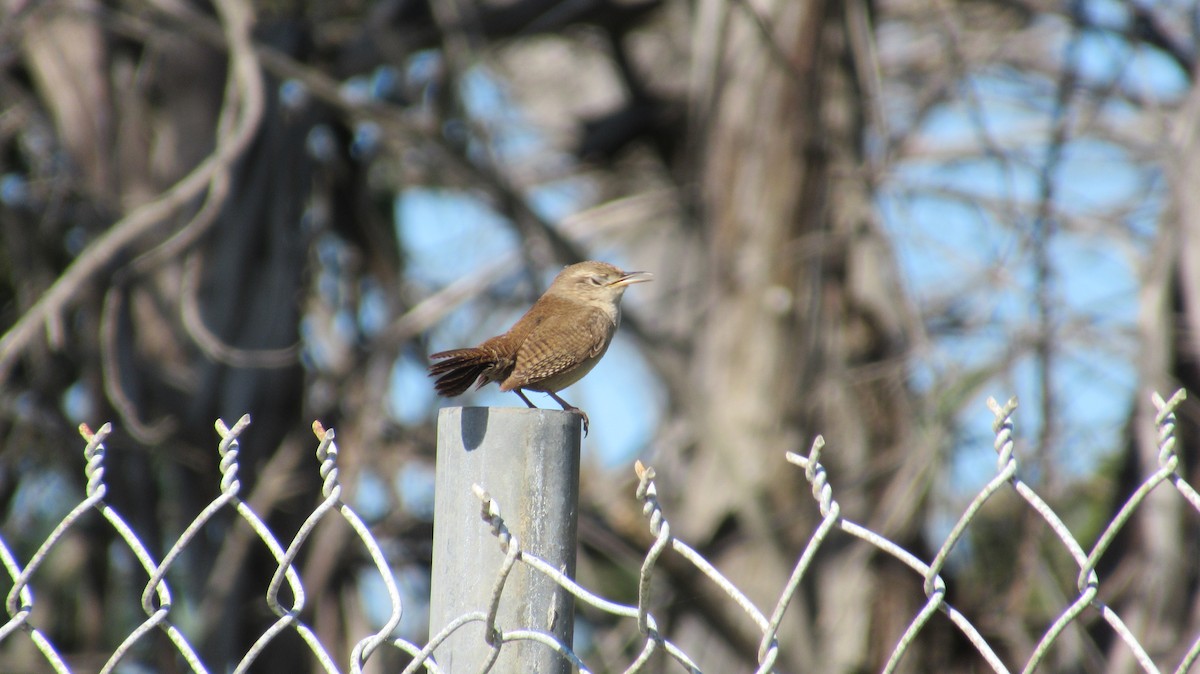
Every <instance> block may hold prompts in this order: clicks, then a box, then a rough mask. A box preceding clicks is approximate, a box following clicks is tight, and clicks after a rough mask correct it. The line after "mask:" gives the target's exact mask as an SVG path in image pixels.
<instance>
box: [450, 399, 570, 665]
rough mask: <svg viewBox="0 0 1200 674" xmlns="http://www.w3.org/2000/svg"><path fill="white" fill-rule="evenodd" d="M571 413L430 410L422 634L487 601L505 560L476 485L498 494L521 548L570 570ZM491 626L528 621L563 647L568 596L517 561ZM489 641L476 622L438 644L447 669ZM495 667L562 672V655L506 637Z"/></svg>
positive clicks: (476, 658) (475, 661) (477, 654)
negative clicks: (426, 613)
mask: <svg viewBox="0 0 1200 674" xmlns="http://www.w3.org/2000/svg"><path fill="white" fill-rule="evenodd" d="M579 444H580V423H579V417H578V416H576V415H574V414H569V413H567V412H562V411H560V410H541V409H520V408H489V407H448V408H444V409H442V410H441V412H440V413H439V415H438V439H437V474H436V479H435V489H436V492H435V495H434V524H433V578H432V588H431V589H432V592H431V595H432V596H431V599H430V621H429V634H430V637H432V636H433V635H435V634H437V633H438V632H439V631H440V630H441V629H442V628H443V627H445V626H446V625H447V624H449V623H450V622H451V621H453V620H455V619H456V618H458V617H460V616H462V615H463V614H466V613H470V612H473V611H483V612H486V611H487V610H488V606H489V604H490V601H491V595H492V591H493V587H494V585H495V583H496V577H497V571H498V569H499V568H500V565H501V562H502V561H503V559H504V555H503V553H501V551H500V545H499V542H498V541H497V539H496V538H495V537H494V536H492V534H491V532H490V530H489V528H488V526H487V525H486V523H484V521H483V520H482V519H481V517H480V501H479V499H478V498H477V497H476V496H475V495H474V494H473V493H472V490H471V486H472V485H473V484H478V485H480V486H481V487H483V488H484V489H485V490H487V491H488V492H489V493H490V494H491V495H492V497H493V498H495V499H496V500H497V502H498V503H499V504H500V507H501V509H502V515H503V517H504V520H505V523H506V524H507V525H508V528H509V530H511V531H512V532H513V533H514V534H515V535H516V536H518V537H519V541H520V545H521V550H522V551H524V552H528V553H530V554H533V555H537V556H538V557H540V558H542V559H544V560H546V561H547V562H549V563H550V564H552V565H554V566H555V567H556V568H558V569H560V570H562V571H564V572H565V573H567V574H568V575H570V576H572V577H574V575H575V532H576V525H577V520H578V503H579ZM496 626H497V628H498V629H500V630H502V631H508V630H514V629H530V630H536V631H539V632H545V633H548V634H551V635H553V636H554V637H555V638H556V639H557V640H558V641H559V643H562V644H564V645H566V646H567V647H570V646H571V637H572V633H573V628H574V601H573V597H572V596H571V595H570V594H569V593H568V592H566V591H565V590H563V589H562V588H561V587H559V586H558V585H557V584H556V583H554V582H553V581H551V580H550V579H548V578H546V577H545V576H543V575H542V574H539V573H535V572H533V571H532V570H531V569H529V568H528V567H526V566H525V565H523V564H517V565H516V566H515V567H514V568H513V570H512V573H511V574H510V575H509V577H508V581H507V583H506V584H505V587H504V593H503V596H502V600H501V602H500V610H499V614H498V617H497V620H496ZM489 653H490V647H489V646H488V644H487V643H486V642H485V641H484V625H483V623H482V622H473V623H470V624H468V625H466V626H465V627H463V628H461V629H459V630H458V631H456V632H455V633H454V634H453V635H452V636H451V637H450V638H449V639H448V640H447V641H446V642H444V643H443V644H442V645H441V646H440V647H439V648H438V649H437V650H436V651H434V656H435V658H436V659H437V662H438V665H439V666H440V667H442V668H443V671H446V672H448V674H459V673H463V672H471V673H473V672H477V671H479V667H480V665H481V663H483V662H485V661H486V659H487V657H488V656H489ZM492 671H493V672H522V673H531V674H532V673H537V674H560V673H562V674H566V673H567V672H570V671H571V667H570V664H569V662H568V661H567V660H566V659H564V658H563V657H562V656H560V655H559V654H557V653H555V652H553V651H552V650H551V649H550V648H548V647H547V646H545V645H542V644H538V643H535V642H532V641H524V640H522V641H516V642H512V643H506V644H505V645H504V648H503V650H502V651H501V655H500V659H499V660H498V661H497V662H496V664H495V666H494V667H493V668H492Z"/></svg>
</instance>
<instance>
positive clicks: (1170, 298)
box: [1093, 83, 1200, 674]
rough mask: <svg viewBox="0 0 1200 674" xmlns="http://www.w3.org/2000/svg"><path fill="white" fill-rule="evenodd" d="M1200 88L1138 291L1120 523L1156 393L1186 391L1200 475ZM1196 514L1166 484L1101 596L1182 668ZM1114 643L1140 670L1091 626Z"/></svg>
mask: <svg viewBox="0 0 1200 674" xmlns="http://www.w3.org/2000/svg"><path fill="white" fill-rule="evenodd" d="M1197 120H1200V87H1198V86H1196V84H1195V83H1193V84H1192V89H1191V93H1190V95H1189V96H1188V99H1187V102H1186V103H1185V104H1184V105H1183V106H1181V107H1180V109H1179V111H1178V112H1177V113H1176V115H1175V119H1174V128H1173V130H1172V140H1173V141H1174V142H1173V143H1172V144H1171V148H1172V150H1173V152H1174V155H1173V156H1172V157H1170V158H1169V159H1168V161H1166V162H1164V164H1165V166H1166V170H1167V172H1168V177H1169V182H1170V185H1171V191H1172V198H1173V201H1174V208H1171V209H1168V210H1167V213H1166V217H1167V218H1168V219H1169V220H1174V222H1171V221H1168V222H1164V223H1163V225H1162V228H1161V230H1160V233H1159V237H1158V243H1157V245H1156V248H1155V250H1154V251H1153V252H1152V254H1151V259H1156V260H1162V261H1163V263H1161V264H1152V265H1148V266H1147V270H1148V272H1149V273H1147V274H1146V275H1145V277H1144V278H1143V279H1142V286H1141V317H1140V328H1141V335H1140V338H1141V343H1142V344H1143V345H1144V346H1145V348H1144V349H1143V351H1142V357H1141V358H1140V359H1139V360H1138V364H1139V367H1140V368H1141V371H1140V372H1139V375H1140V376H1139V380H1140V381H1141V382H1143V390H1142V391H1139V392H1138V396H1137V398H1136V402H1135V409H1134V411H1133V415H1132V419H1131V426H1132V429H1133V432H1132V433H1131V434H1130V438H1129V443H1128V445H1127V447H1126V455H1125V460H1124V462H1123V465H1122V470H1121V473H1120V475H1119V484H1118V486H1117V488H1116V489H1115V490H1114V498H1113V503H1112V506H1111V508H1110V513H1109V517H1110V518H1111V517H1115V516H1116V514H1117V512H1118V511H1119V510H1120V509H1121V507H1122V506H1123V505H1124V504H1125V502H1126V501H1127V500H1128V499H1129V497H1130V496H1132V495H1133V492H1134V491H1136V489H1137V488H1138V487H1139V486H1140V485H1141V483H1142V482H1143V481H1144V480H1146V479H1147V477H1149V476H1150V475H1152V474H1153V473H1154V472H1155V471H1156V470H1158V469H1159V466H1160V464H1159V436H1158V428H1157V426H1156V424H1155V418H1156V417H1157V415H1158V410H1157V408H1156V407H1155V406H1154V404H1153V403H1152V402H1151V400H1150V393H1151V392H1152V391H1157V392H1158V393H1159V394H1161V395H1162V396H1163V397H1165V398H1169V397H1170V396H1171V395H1172V394H1173V393H1174V392H1175V390H1177V389H1179V388H1183V389H1186V390H1187V391H1188V393H1189V396H1190V397H1189V398H1188V399H1187V400H1185V401H1184V402H1183V404H1181V405H1180V406H1179V408H1178V410H1177V412H1176V415H1177V427H1176V431H1175V432H1176V436H1177V438H1178V441H1177V443H1176V445H1175V451H1176V452H1177V453H1178V454H1179V457H1180V461H1179V472H1180V474H1182V475H1183V477H1184V479H1186V480H1187V481H1188V483H1189V484H1192V485H1195V484H1196V483H1197V480H1198V479H1200V466H1198V465H1197V457H1200V446H1198V444H1197V441H1198V439H1200V400H1197V399H1196V392H1197V391H1200V194H1197V192H1196V189H1195V185H1194V182H1195V176H1196V175H1198V174H1200V173H1198V172H1200V123H1198V122H1197ZM1195 515H1196V513H1195V512H1194V511H1193V509H1192V507H1191V506H1190V505H1189V504H1188V502H1187V501H1186V500H1184V499H1183V497H1182V496H1180V494H1179V493H1178V492H1177V491H1176V490H1175V489H1174V488H1173V487H1171V485H1170V483H1169V482H1167V483H1163V484H1160V485H1159V486H1158V487H1157V488H1156V489H1154V490H1153V491H1152V492H1150V493H1149V494H1148V495H1147V496H1146V499H1145V501H1143V503H1142V505H1141V506H1139V507H1138V508H1137V510H1135V511H1134V515H1133V517H1132V519H1131V520H1130V521H1129V523H1128V524H1126V526H1125V528H1124V529H1123V530H1122V532H1121V534H1120V536H1119V537H1118V538H1117V539H1116V541H1115V542H1114V544H1113V545H1112V546H1111V548H1110V551H1109V553H1108V554H1106V555H1105V556H1104V557H1103V558H1101V565H1100V566H1099V567H1098V572H1099V574H1100V579H1101V589H1102V594H1101V599H1102V600H1104V601H1105V602H1107V603H1109V604H1110V605H1111V606H1112V608H1113V609H1114V610H1116V611H1117V613H1118V614H1120V615H1121V617H1122V619H1123V620H1124V621H1125V623H1126V625H1128V626H1129V627H1130V629H1131V630H1132V631H1133V634H1135V635H1137V637H1138V639H1139V641H1140V642H1141V644H1142V645H1143V646H1144V647H1145V648H1146V651H1147V652H1148V653H1149V654H1150V657H1152V658H1153V659H1154V660H1155V662H1164V663H1178V662H1180V661H1181V660H1182V658H1183V657H1184V655H1185V654H1186V652H1187V649H1188V647H1189V646H1190V643H1191V641H1192V639H1194V638H1195V635H1196V634H1197V633H1198V632H1200V593H1198V592H1197V588H1198V587H1200V568H1197V566H1196V560H1197V559H1200V524H1198V523H1197V521H1196V517H1195ZM1093 633H1094V638H1095V639H1096V640H1097V642H1098V643H1099V644H1101V645H1103V646H1106V647H1107V652H1106V653H1105V663H1106V667H1105V671H1106V672H1113V673H1114V674H1115V673H1124V672H1134V671H1141V668H1140V666H1139V665H1138V664H1137V662H1136V661H1135V660H1134V658H1133V654H1132V652H1131V651H1130V650H1129V648H1128V647H1127V646H1126V645H1125V643H1124V642H1123V641H1122V640H1121V639H1120V638H1118V637H1117V636H1116V635H1114V634H1113V632H1112V630H1111V629H1110V628H1109V627H1108V626H1107V625H1106V624H1101V623H1098V624H1097V625H1096V626H1095V629H1094V630H1093Z"/></svg>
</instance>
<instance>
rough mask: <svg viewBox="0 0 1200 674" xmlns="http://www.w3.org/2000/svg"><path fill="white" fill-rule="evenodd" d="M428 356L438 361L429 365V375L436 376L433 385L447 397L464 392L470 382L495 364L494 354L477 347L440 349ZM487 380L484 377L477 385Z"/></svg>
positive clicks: (481, 384)
mask: <svg viewBox="0 0 1200 674" xmlns="http://www.w3.org/2000/svg"><path fill="white" fill-rule="evenodd" d="M429 357H430V358H432V359H434V360H436V361H438V362H436V363H434V364H433V365H430V366H429V376H431V377H437V378H438V380H437V381H436V382H434V385H433V386H434V388H436V389H437V392H438V393H439V394H440V395H443V396H446V397H447V398H453V397H454V396H458V395H462V394H464V393H466V392H467V389H469V388H471V384H474V383H475V381H476V380H477V379H479V377H480V376H482V375H483V374H484V373H486V372H487V371H488V370H490V369H492V368H494V367H495V366H496V356H495V354H492V353H489V352H488V351H485V350H483V349H478V348H472V349H454V350H452V351H441V352H439V353H435V354H433V355H431V356H429ZM487 382H488V380H486V379H485V380H483V381H482V382H480V384H479V385H480V386H483V385H484V384H486V383H487Z"/></svg>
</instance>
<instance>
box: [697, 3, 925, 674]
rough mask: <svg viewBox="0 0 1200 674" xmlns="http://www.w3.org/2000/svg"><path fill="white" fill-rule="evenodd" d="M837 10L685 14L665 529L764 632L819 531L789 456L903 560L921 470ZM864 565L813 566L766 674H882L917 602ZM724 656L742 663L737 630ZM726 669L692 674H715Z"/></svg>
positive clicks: (709, 657) (761, 8)
mask: <svg viewBox="0 0 1200 674" xmlns="http://www.w3.org/2000/svg"><path fill="white" fill-rule="evenodd" d="M851 5H853V7H849V6H844V5H843V4H842V3H836V2H819V1H818V2H792V1H791V0H776V1H773V2H756V3H752V4H751V3H729V2H725V1H724V0H712V1H709V2H701V3H699V6H698V8H697V19H696V23H695V34H694V39H693V45H695V47H696V49H698V52H697V53H696V54H695V63H696V66H695V68H694V73H693V81H692V85H693V94H694V98H693V108H692V113H693V117H692V125H693V131H694V133H695V134H696V137H697V138H699V139H701V142H702V143H703V146H702V147H701V148H700V150H699V152H698V153H697V154H698V156H700V157H701V158H702V159H701V160H700V162H699V165H698V167H697V168H698V171H699V175H698V177H697V179H696V184H697V185H698V195H697V197H696V198H697V201H698V202H699V212H701V213H702V217H703V219H704V220H705V221H706V223H707V224H708V226H709V230H708V231H709V234H708V236H709V239H708V250H709V256H708V261H707V265H706V268H705V270H704V279H703V281H704V283H705V284H706V285H707V288H708V292H707V298H708V300H707V303H706V306H705V314H704V319H703V322H702V323H700V324H699V325H698V326H697V328H696V339H697V348H696V351H697V358H696V360H695V363H694V368H693V375H694V376H695V378H696V381H697V382H698V384H697V385H696V386H694V387H692V388H691V389H690V390H691V392H692V395H691V399H690V400H689V401H688V407H689V409H690V415H689V416H690V417H691V418H692V419H695V420H698V421H697V425H696V427H695V446H694V452H693V453H692V455H691V458H690V462H691V471H692V474H691V475H690V476H689V477H688V478H687V485H686V493H684V494H683V495H682V497H681V498H682V500H683V505H682V506H681V507H680V508H679V514H678V515H676V516H675V523H676V524H677V526H678V531H679V532H680V535H682V536H683V537H685V538H687V539H688V540H691V541H696V542H701V543H703V542H707V546H708V550H707V552H708V554H710V555H711V557H710V559H711V560H712V561H714V562H715V563H716V564H717V566H718V567H720V568H721V569H723V570H725V571H726V572H727V573H729V574H730V575H731V577H732V578H733V580H734V582H735V583H736V584H738V585H739V587H741V588H742V589H744V590H745V591H746V592H747V593H748V594H749V595H750V596H751V598H752V599H754V600H755V603H756V604H758V605H759V606H760V607H763V608H764V611H765V612H766V613H767V614H768V615H769V613H770V608H771V607H772V606H773V605H774V603H775V601H776V600H777V598H778V596H779V594H780V591H781V590H782V588H783V585H784V583H785V582H786V579H787V577H788V575H789V573H790V571H791V567H792V566H793V565H794V564H795V562H796V560H797V558H798V556H799V553H800V551H801V550H802V549H803V546H804V544H805V543H806V542H807V540H808V537H809V536H810V534H811V532H812V530H813V527H814V526H815V523H816V522H817V520H818V518H817V512H816V507H815V503H814V502H813V501H812V497H811V495H810V493H809V492H810V490H809V489H808V487H807V485H806V484H805V483H804V479H803V475H802V473H801V471H799V470H797V469H789V468H787V467H786V464H785V463H784V461H783V454H784V452H785V451H786V450H792V451H800V452H806V450H807V448H808V445H809V444H810V443H811V442H812V440H813V438H814V437H815V435H816V434H822V435H824V437H825V438H826V440H827V442H828V447H829V449H828V451H827V452H826V454H825V455H824V457H823V461H824V463H826V465H827V466H829V468H830V471H831V473H832V474H833V475H834V476H835V477H836V478H839V479H837V482H836V483H835V484H838V485H853V486H852V487H849V488H843V489H841V490H840V491H835V493H834V496H835V498H836V499H838V500H839V501H840V503H841V505H842V508H843V513H844V514H845V515H847V516H848V517H850V518H851V519H854V520H856V521H860V522H869V523H870V525H871V526H873V527H875V528H876V529H877V530H879V531H881V532H883V533H885V534H886V535H888V536H889V537H891V538H893V539H894V540H897V541H899V542H901V543H902V544H904V545H906V546H908V547H909V548H910V549H914V550H919V549H920V547H921V546H920V540H919V536H918V531H919V526H920V523H921V521H922V513H923V510H924V494H925V491H924V489H923V481H922V480H921V476H922V471H923V470H924V467H923V464H924V463H925V461H926V460H927V457H923V456H920V455H919V454H917V453H916V452H915V451H914V450H912V449H911V445H910V442H909V440H910V438H911V435H912V431H913V424H914V420H913V417H912V411H911V406H912V404H913V403H912V401H911V398H910V393H909V391H908V389H907V388H906V386H905V379H904V378H905V371H904V368H903V366H902V363H903V356H904V353H905V349H906V341H907V339H906V333H907V331H908V322H909V316H908V311H907V308H906V307H907V304H906V299H905V297H904V295H903V289H902V287H901V285H900V284H899V283H898V281H897V277H896V275H895V273H894V268H893V261H892V259H891V253H890V249H889V246H888V243H887V242H886V241H885V240H884V239H883V237H882V235H881V233H880V232H879V230H878V229H877V228H876V226H875V223H874V222H873V206H872V203H871V199H872V185H871V183H870V180H869V178H868V175H869V174H868V171H867V170H866V168H865V162H866V160H865V157H864V155H863V144H864V133H865V128H866V120H865V115H866V111H865V109H864V106H865V102H864V101H865V97H864V94H863V91H862V82H860V81H859V78H858V73H859V72H862V71H866V72H870V68H871V66H870V63H869V62H863V61H862V59H869V54H867V53H860V52H857V51H855V50H854V49H853V47H852V45H853V44H864V43H863V42H861V41H860V42H856V40H858V39H859V38H863V39H865V40H868V41H870V40H872V39H873V37H872V36H870V35H868V34H860V35H859V36H857V37H855V36H854V35H853V32H854V31H856V30H858V31H863V30H868V29H867V28H866V26H867V23H866V21H865V19H866V17H865V15H864V16H862V17H859V18H861V19H863V20H862V21H851V20H850V18H851V17H853V16H855V15H854V12H856V11H857V12H860V13H864V12H866V11H868V10H867V8H866V5H865V4H861V3H851ZM754 12H757V13H758V16H754ZM908 451H913V453H906V452H908ZM680 479H681V478H680ZM835 538H836V536H835ZM872 561H873V559H872V555H871V554H870V552H869V550H868V549H867V547H866V546H862V545H853V546H841V545H839V544H838V543H837V542H831V543H829V544H827V545H826V546H825V548H824V551H823V553H822V555H821V556H820V557H819V558H818V565H817V566H816V567H815V568H814V569H812V570H811V571H810V575H809V581H810V582H809V583H808V584H807V585H806V586H805V587H804V588H803V589H802V590H801V596H799V597H797V599H796V601H795V602H793V604H792V607H791V608H790V610H789V612H788V619H787V621H786V622H785V625H784V628H783V629H782V631H781V634H780V642H781V644H782V645H783V649H782V651H783V659H782V660H781V662H784V663H786V664H785V665H784V669H785V671H815V670H814V668H819V670H820V671H827V672H851V671H871V670H875V671H877V670H879V669H880V668H881V667H882V666H883V664H884V663H885V662H886V660H887V657H888V655H889V654H890V651H891V649H892V647H893V645H894V644H895V641H896V640H897V639H898V638H899V636H900V635H901V633H902V632H903V629H904V626H905V625H906V624H907V623H908V622H909V621H910V620H911V618H912V617H913V616H914V615H915V614H916V612H917V610H918V608H919V606H920V604H921V603H923V600H924V596H923V593H922V592H921V590H920V583H919V579H916V578H914V576H913V574H912V573H911V572H909V571H906V570H900V574H899V575H898V576H897V577H896V578H893V577H892V574H891V571H893V570H895V567H894V565H893V564H890V563H885V564H882V565H874V564H872ZM881 585H886V586H891V591H889V592H886V593H884V592H879V591H878V589H879V587H880V586H881ZM905 585H907V586H908V587H907V589H900V588H902V587H904V586H905ZM683 630H684V632H685V633H686V634H687V635H688V636H687V637H681V640H682V643H683V645H684V648H685V650H687V651H688V652H690V653H692V654H693V655H696V656H697V657H698V658H700V659H701V660H702V661H704V662H707V663H714V662H716V663H722V662H723V661H722V660H719V659H715V658H716V655H717V654H714V653H711V652H708V651H712V650H714V649H718V650H723V649H726V648H727V647H728V646H727V644H726V642H724V641H722V640H721V639H714V638H712V635H711V634H707V633H706V632H707V628H706V627H705V626H703V625H702V624H701V623H700V622H699V620H698V619H695V618H692V619H690V621H689V623H687V624H685V625H684V626H683ZM738 639H741V640H744V641H743V642H742V646H741V648H742V649H745V648H746V647H748V646H749V645H750V644H753V645H754V647H757V640H756V637H755V634H754V631H753V630H748V631H747V632H746V633H745V634H742V635H740V636H739V637H738ZM929 655H930V654H929V653H928V652H927V651H925V650H922V649H921V648H920V647H918V648H916V649H914V650H910V651H909V653H908V655H907V656H906V660H905V664H906V665H911V664H912V663H920V664H921V666H917V667H915V668H914V669H913V670H912V671H933V669H931V667H932V665H933V663H934V661H933V660H929V659H928V656H929ZM745 656H746V654H745V653H742V654H740V656H739V657H738V658H734V657H733V655H732V653H729V659H728V660H726V661H724V662H723V664H718V665H715V666H714V665H712V664H710V665H709V666H710V667H712V668H713V670H714V671H733V670H734V669H735V668H736V667H735V662H738V661H740V662H745Z"/></svg>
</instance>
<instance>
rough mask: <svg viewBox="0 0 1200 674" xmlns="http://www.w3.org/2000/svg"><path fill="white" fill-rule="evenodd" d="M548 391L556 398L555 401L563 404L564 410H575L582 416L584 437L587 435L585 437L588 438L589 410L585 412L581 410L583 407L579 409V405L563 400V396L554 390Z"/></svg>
mask: <svg viewBox="0 0 1200 674" xmlns="http://www.w3.org/2000/svg"><path fill="white" fill-rule="evenodd" d="M546 393H547V394H549V395H550V397H551V398H554V401H555V402H557V403H558V404H559V405H562V408H563V411H564V412H574V413H575V414H578V415H579V416H580V417H582V418H583V437H585V438H586V437H587V434H588V415H587V412H584V411H583V410H581V409H579V408H578V407H576V406H574V405H572V404H571V403H569V402H567V401H565V400H563V399H562V398H559V397H558V395H557V394H556V393H554V392H553V391H546Z"/></svg>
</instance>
